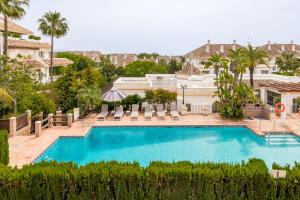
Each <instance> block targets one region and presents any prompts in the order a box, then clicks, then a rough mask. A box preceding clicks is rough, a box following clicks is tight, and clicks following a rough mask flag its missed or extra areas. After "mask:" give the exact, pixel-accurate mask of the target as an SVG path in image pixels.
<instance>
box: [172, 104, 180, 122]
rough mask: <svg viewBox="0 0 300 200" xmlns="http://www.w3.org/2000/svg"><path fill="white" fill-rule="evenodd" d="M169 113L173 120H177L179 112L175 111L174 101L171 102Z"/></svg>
mask: <svg viewBox="0 0 300 200" xmlns="http://www.w3.org/2000/svg"><path fill="white" fill-rule="evenodd" d="M170 114H171V118H172V119H173V120H179V113H178V111H177V107H176V104H174V103H172V104H171V112H170Z"/></svg>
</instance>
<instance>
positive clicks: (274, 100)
mask: <svg viewBox="0 0 300 200" xmlns="http://www.w3.org/2000/svg"><path fill="white" fill-rule="evenodd" d="M280 102H281V98H280V97H275V98H274V99H273V104H274V106H275V105H276V104H277V103H280ZM280 107H281V106H279V107H278V108H279V109H280ZM275 114H276V116H280V110H276V109H275Z"/></svg>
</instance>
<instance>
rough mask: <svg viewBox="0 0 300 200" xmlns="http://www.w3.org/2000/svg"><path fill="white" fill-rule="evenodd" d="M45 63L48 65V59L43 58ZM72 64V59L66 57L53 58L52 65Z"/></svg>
mask: <svg viewBox="0 0 300 200" xmlns="http://www.w3.org/2000/svg"><path fill="white" fill-rule="evenodd" d="M43 61H44V62H45V63H46V64H47V65H50V59H44V60H43ZM71 64H73V61H71V60H69V59H67V58H53V66H54V67H58V66H68V65H71Z"/></svg>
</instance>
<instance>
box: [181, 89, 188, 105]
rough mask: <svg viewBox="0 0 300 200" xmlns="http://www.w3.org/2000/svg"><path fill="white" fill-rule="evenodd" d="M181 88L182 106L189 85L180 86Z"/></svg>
mask: <svg viewBox="0 0 300 200" xmlns="http://www.w3.org/2000/svg"><path fill="white" fill-rule="evenodd" d="M180 87H181V89H182V97H183V98H182V105H184V90H185V89H186V88H187V85H181V86H180Z"/></svg>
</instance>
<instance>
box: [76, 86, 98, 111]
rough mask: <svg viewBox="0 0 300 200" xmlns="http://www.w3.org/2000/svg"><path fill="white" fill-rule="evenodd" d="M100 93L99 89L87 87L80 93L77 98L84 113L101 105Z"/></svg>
mask: <svg viewBox="0 0 300 200" xmlns="http://www.w3.org/2000/svg"><path fill="white" fill-rule="evenodd" d="M100 93H101V91H100V89H99V88H97V87H86V88H83V89H80V90H79V91H78V94H77V96H76V98H77V100H78V104H79V105H81V107H82V109H83V113H86V112H87V111H91V110H93V109H94V108H95V107H96V106H98V105H99V104H100V96H101V95H100Z"/></svg>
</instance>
